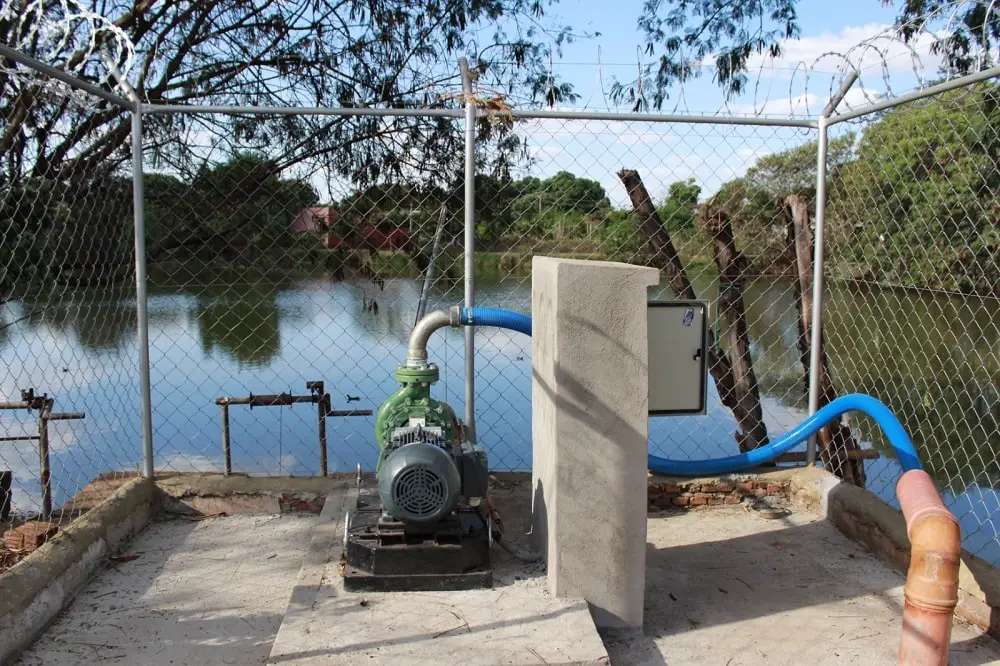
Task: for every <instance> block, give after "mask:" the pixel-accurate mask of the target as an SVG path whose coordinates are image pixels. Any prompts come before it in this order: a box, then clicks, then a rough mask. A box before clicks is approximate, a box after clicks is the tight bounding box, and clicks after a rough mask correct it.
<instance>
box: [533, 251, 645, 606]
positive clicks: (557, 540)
mask: <svg viewBox="0 0 1000 666" xmlns="http://www.w3.org/2000/svg"><path fill="white" fill-rule="evenodd" d="M658 282H659V272H658V271H657V270H656V269H653V268H647V267H640V266H631V265H628V264H619V263H611V262H597V261H576V260H568V259H553V258H549V257H535V258H534V260H533V261H532V288H531V312H532V336H531V344H532V348H531V349H532V443H533V446H532V471H533V474H534V503H533V512H534V521H533V533H534V535H535V538H536V539H537V542H536V543H537V544H538V546H539V547H541V548H542V550H543V552H544V553H545V555H546V561H547V565H548V567H547V571H548V585H549V590H550V591H551V592H552V593H553V594H554V595H556V596H557V597H562V596H566V597H577V598H583V599H586V600H587V601H588V602H589V603H590V605H591V608H592V611H593V614H594V620H595V622H597V624H598V625H600V626H641V624H642V614H643V604H642V593H643V586H644V581H643V576H642V572H643V571H644V570H645V551H644V549H643V544H645V538H646V518H645V516H646V476H647V471H646V447H647V435H648V426H649V409H648V404H649V393H648V365H647V360H648V356H649V349H648V347H647V337H648V336H647V330H646V301H647V294H646V290H647V287H648V286H650V285H655V284H657V283H658Z"/></svg>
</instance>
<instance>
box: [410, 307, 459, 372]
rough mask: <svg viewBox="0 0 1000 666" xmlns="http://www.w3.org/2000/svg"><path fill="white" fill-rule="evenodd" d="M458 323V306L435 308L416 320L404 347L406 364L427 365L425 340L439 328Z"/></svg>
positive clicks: (414, 365) (413, 365)
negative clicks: (444, 308) (407, 342)
mask: <svg viewBox="0 0 1000 666" xmlns="http://www.w3.org/2000/svg"><path fill="white" fill-rule="evenodd" d="M458 325H459V308H457V307H454V308H449V309H447V310H435V311H434V312H431V313H428V314H427V315H425V316H424V317H423V319H421V320H420V321H418V322H417V325H416V326H414V327H413V331H412V332H411V333H410V342H409V344H408V345H407V349H406V365H408V366H411V367H418V366H422V365H427V341H428V340H430V338H431V336H432V335H433V334H434V332H435V331H437V330H438V329H439V328H445V327H446V326H458Z"/></svg>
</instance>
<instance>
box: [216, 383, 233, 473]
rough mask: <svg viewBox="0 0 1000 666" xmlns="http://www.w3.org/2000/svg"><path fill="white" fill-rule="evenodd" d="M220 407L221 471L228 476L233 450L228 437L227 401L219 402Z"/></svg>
mask: <svg viewBox="0 0 1000 666" xmlns="http://www.w3.org/2000/svg"><path fill="white" fill-rule="evenodd" d="M219 404H220V406H221V408H222V464H223V473H224V474H225V475H226V476H229V475H230V474H232V473H233V452H232V445H231V442H230V439H229V401H228V400H225V401H223V402H221V403H219Z"/></svg>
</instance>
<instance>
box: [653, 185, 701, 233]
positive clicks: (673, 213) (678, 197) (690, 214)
mask: <svg viewBox="0 0 1000 666" xmlns="http://www.w3.org/2000/svg"><path fill="white" fill-rule="evenodd" d="M700 194H701V187H699V186H698V185H696V184H695V181H694V178H689V179H688V180H684V181H677V182H676V183H671V185H670V188H669V189H668V190H667V198H666V199H664V201H663V205H661V206H660V208H659V210H658V212H659V214H660V219H661V220H663V226H665V227H666V228H667V231H671V232H674V231H681V230H682V229H692V228H694V220H695V215H696V213H697V208H698V196H699V195H700Z"/></svg>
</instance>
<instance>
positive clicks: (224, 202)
mask: <svg viewBox="0 0 1000 666" xmlns="http://www.w3.org/2000/svg"><path fill="white" fill-rule="evenodd" d="M144 184H145V192H146V201H147V202H148V203H147V206H146V227H147V238H146V240H147V244H148V251H149V253H150V254H151V255H153V256H154V257H156V256H157V255H158V254H160V253H161V252H163V251H164V250H171V249H176V248H179V247H184V246H189V245H194V246H195V247H208V248H210V249H211V250H213V251H218V250H220V249H222V248H245V247H254V248H267V247H270V246H273V245H276V244H278V245H287V244H289V243H290V242H291V240H292V239H291V231H290V227H291V222H292V219H293V217H294V216H295V215H296V214H297V213H298V212H300V211H301V210H302V209H304V208H306V207H308V206H311V205H313V204H315V203H316V202H317V200H318V196H317V194H316V192H315V190H313V188H312V186H311V185H309V184H308V183H306V182H303V181H298V180H286V179H282V178H281V177H280V175H279V174H278V172H277V171H276V170H275V168H274V165H273V164H272V163H271V162H269V161H268V160H265V159H262V158H259V157H255V156H252V155H237V156H235V157H233V158H232V159H230V160H229V161H228V162H225V163H223V164H220V165H218V166H215V167H211V168H208V167H206V168H204V169H202V170H201V171H200V172H199V173H198V174H197V175H196V176H195V177H194V178H193V179H192V181H191V182H190V183H185V182H183V181H181V180H180V179H178V178H176V177H174V176H169V175H164V174H150V175H148V176H147V177H146V178H145V183H144Z"/></svg>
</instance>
